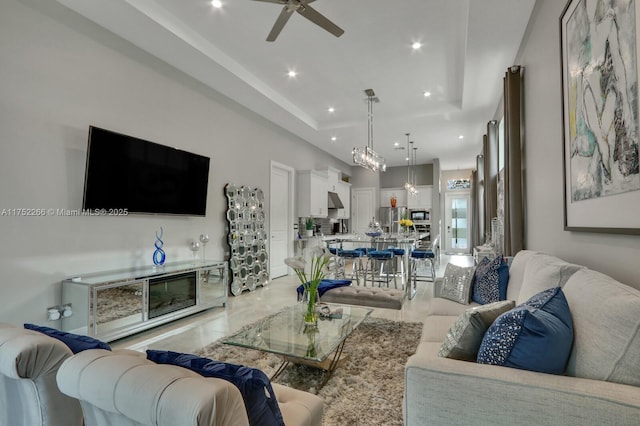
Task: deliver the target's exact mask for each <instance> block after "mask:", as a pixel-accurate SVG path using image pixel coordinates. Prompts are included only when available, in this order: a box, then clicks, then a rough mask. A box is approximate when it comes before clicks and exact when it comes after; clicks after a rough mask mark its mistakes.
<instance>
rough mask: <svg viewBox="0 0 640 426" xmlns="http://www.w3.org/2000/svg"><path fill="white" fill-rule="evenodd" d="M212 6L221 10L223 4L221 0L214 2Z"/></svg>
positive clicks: (213, 0) (214, 0)
mask: <svg viewBox="0 0 640 426" xmlns="http://www.w3.org/2000/svg"><path fill="white" fill-rule="evenodd" d="M211 6H213V7H215V8H216V9H220V8H221V7H222V2H221V1H220V0H212V1H211Z"/></svg>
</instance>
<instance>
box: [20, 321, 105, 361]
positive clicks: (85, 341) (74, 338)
mask: <svg viewBox="0 0 640 426" xmlns="http://www.w3.org/2000/svg"><path fill="white" fill-rule="evenodd" d="M24 328H26V329H27V330H33V331H37V332H39V333H42V334H45V335H47V336H49V337H53V338H54V339H58V340H60V341H61V342H62V343H64V344H65V345H67V346H68V347H69V349H71V352H73V353H74V354H77V353H78V352H82V351H86V350H87V349H106V350H108V351H110V350H111V347H110V346H109V345H108V344H107V343H105V342H103V341H101V340H98V339H94V338H93V337H89V336H82V335H79V334H73V333H67V332H65V331H60V330H56V329H55V328H51V327H45V326H42V325H35V324H25V325H24Z"/></svg>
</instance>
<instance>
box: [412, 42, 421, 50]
mask: <svg viewBox="0 0 640 426" xmlns="http://www.w3.org/2000/svg"><path fill="white" fill-rule="evenodd" d="M421 47H422V43H420V42H419V41H414V42H413V43H412V44H411V48H412V49H413V50H418V49H420V48H421Z"/></svg>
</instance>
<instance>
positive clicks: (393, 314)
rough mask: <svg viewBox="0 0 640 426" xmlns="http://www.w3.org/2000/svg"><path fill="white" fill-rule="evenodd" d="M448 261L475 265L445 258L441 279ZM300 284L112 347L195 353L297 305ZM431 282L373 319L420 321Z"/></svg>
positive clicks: (266, 290) (238, 300)
mask: <svg viewBox="0 0 640 426" xmlns="http://www.w3.org/2000/svg"><path fill="white" fill-rule="evenodd" d="M448 262H451V263H454V264H456V265H460V266H469V265H472V264H473V258H472V257H471V256H464V255H443V256H442V258H441V261H440V265H439V266H438V268H437V270H436V276H442V275H443V274H444V270H445V267H446V264H447V263H448ZM298 284H299V282H298V279H297V277H296V276H295V275H290V276H286V277H282V278H277V279H274V280H272V281H271V283H269V285H268V286H266V287H258V288H257V289H256V291H254V292H245V293H243V294H242V295H240V296H236V297H234V296H229V298H228V299H227V304H226V307H224V308H213V309H209V310H207V311H204V312H201V313H199V314H195V315H192V316H189V317H187V318H183V319H179V320H176V321H173V322H171V323H168V324H165V325H162V326H159V327H156V328H154V329H152V330H148V331H145V332H141V333H138V334H136V335H133V336H129V337H126V338H124V339H120V340H118V341H115V342H111V346H112V347H113V348H117V349H122V348H127V349H133V350H138V351H144V350H146V349H163V350H171V351H176V352H187V353H188V352H193V351H194V350H196V349H199V348H202V347H204V346H206V345H208V344H210V343H212V342H214V341H216V340H218V339H220V338H222V337H225V336H228V335H230V334H232V333H233V332H235V331H237V330H238V329H240V328H241V327H243V326H245V325H247V324H250V323H252V322H254V321H257V320H259V319H260V318H264V317H266V316H268V315H270V314H273V313H276V312H278V311H279V310H281V309H282V308H284V307H286V306H290V305H293V304H295V303H296V291H295V288H296V287H297V286H298ZM431 286H432V283H431V282H428V281H426V282H425V281H419V282H418V290H417V293H416V296H415V297H414V298H413V299H411V300H407V301H405V303H404V307H403V309H402V310H401V311H396V310H392V309H375V310H374V311H373V313H372V316H373V317H379V318H386V319H392V320H398V321H400V320H402V321H409V322H421V321H422V320H423V319H424V317H425V314H426V311H427V308H428V306H429V299H430V294H431Z"/></svg>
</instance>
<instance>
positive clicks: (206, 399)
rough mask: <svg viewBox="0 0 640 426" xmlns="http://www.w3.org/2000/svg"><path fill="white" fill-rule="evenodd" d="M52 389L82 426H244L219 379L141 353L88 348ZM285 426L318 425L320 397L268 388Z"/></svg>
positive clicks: (229, 387)
mask: <svg viewBox="0 0 640 426" xmlns="http://www.w3.org/2000/svg"><path fill="white" fill-rule="evenodd" d="M58 386H59V387H60V390H61V391H62V392H64V393H65V394H67V395H69V396H71V397H73V398H76V399H78V400H79V401H80V404H81V405H82V411H83V413H84V418H85V425H86V426H107V425H118V426H129V425H131V426H133V425H136V426H139V425H158V426H163V425H166V426H170V425H181V426H189V425H193V426H196V425H197V426H206V425H211V426H213V425H216V426H245V425H248V424H249V420H248V418H247V413H246V409H245V405H244V402H243V399H242V395H241V394H240V391H239V390H238V388H237V387H235V385H233V384H231V383H230V382H227V381H225V380H222V379H216V378H207V377H202V376H200V375H199V374H197V373H194V372H192V371H190V370H187V369H185V368H182V367H177V366H173V365H166V364H155V363H153V362H151V361H149V360H147V359H146V357H145V354H143V353H136V352H133V351H126V352H119V351H116V352H109V351H106V350H103V349H93V350H88V351H84V352H80V353H78V354H76V355H73V356H72V357H70V358H68V359H67V360H66V361H65V362H64V363H63V364H62V366H61V367H60V369H59V370H58ZM272 386H273V390H274V392H275V394H276V399H277V400H278V405H279V406H280V411H281V412H282V417H283V419H284V422H285V424H286V425H287V426H296V425H299V426H320V425H322V414H323V410H324V406H323V400H322V398H320V397H318V396H316V395H312V394H310V393H307V392H303V391H299V390H296V389H291V388H288V387H286V386H282V385H278V384H276V383H273V384H272Z"/></svg>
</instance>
